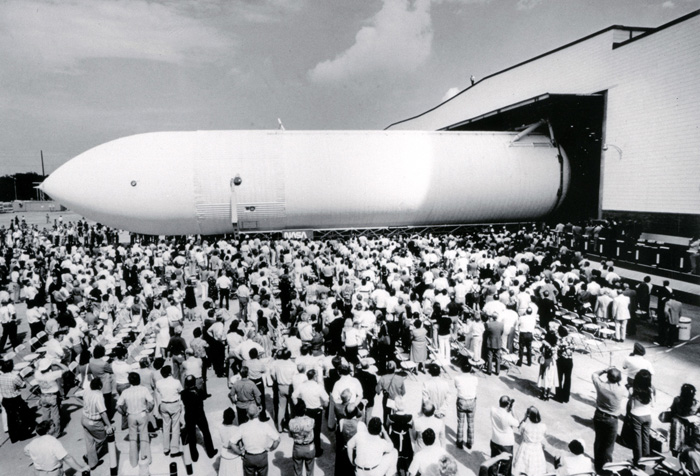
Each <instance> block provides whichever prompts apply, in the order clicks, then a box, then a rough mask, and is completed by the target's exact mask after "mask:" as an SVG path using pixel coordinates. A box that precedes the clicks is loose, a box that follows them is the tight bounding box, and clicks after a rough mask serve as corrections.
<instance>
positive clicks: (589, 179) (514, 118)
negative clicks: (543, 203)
mask: <svg viewBox="0 0 700 476" xmlns="http://www.w3.org/2000/svg"><path fill="white" fill-rule="evenodd" d="M604 116H605V93H604V92H601V93H597V94H586V95H579V94H542V95H541V96H537V97H534V98H531V99H528V100H525V101H522V102H519V103H516V104H512V105H510V106H506V107H503V108H501V109H498V110H496V111H491V112H489V113H487V114H483V115H481V116H478V117H474V118H471V119H467V120H465V121H463V122H460V123H457V124H454V125H452V126H449V127H446V128H445V130H456V131H520V130H522V129H523V128H524V127H526V126H528V125H530V124H534V123H536V122H538V121H539V120H540V119H547V120H548V121H549V124H550V125H551V127H552V130H553V132H554V138H555V139H556V141H557V142H558V144H559V145H560V146H561V147H562V149H564V151H565V152H566V154H567V156H568V158H569V163H570V166H571V183H570V186H569V192H568V194H567V196H566V197H564V200H563V202H562V203H561V205H560V206H559V208H558V210H557V211H556V212H555V213H554V214H553V215H552V216H550V219H552V220H554V219H561V220H567V221H568V220H583V219H588V218H597V217H598V215H599V213H600V211H599V206H598V205H599V202H600V198H599V191H600V161H601V157H600V153H601V146H602V136H603V120H604ZM537 132H541V133H543V134H549V130H548V128H547V126H546V125H543V126H541V127H540V129H538V130H537Z"/></svg>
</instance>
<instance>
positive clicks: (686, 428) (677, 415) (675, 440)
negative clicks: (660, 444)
mask: <svg viewBox="0 0 700 476" xmlns="http://www.w3.org/2000/svg"><path fill="white" fill-rule="evenodd" d="M699 410H700V403H699V402H698V401H697V400H696V399H695V387H694V386H693V385H691V384H689V383H684V384H683V386H682V387H681V394H680V395H679V396H677V397H675V398H674V399H673V403H672V404H671V451H672V452H673V456H678V453H680V451H681V450H682V449H683V446H684V445H685V444H686V440H687V441H690V437H691V436H692V432H693V430H694V424H691V423H690V422H689V421H688V420H687V418H688V417H692V416H695V415H697V414H698V411H699Z"/></svg>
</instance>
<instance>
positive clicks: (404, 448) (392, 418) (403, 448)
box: [388, 396, 413, 476]
mask: <svg viewBox="0 0 700 476" xmlns="http://www.w3.org/2000/svg"><path fill="white" fill-rule="evenodd" d="M388 426H389V437H390V438H391V441H392V443H394V448H396V451H398V453H399V460H398V463H397V464H396V470H397V471H398V473H399V476H406V475H407V474H408V467H409V466H410V465H411V461H413V445H412V444H411V431H410V430H411V428H413V415H411V414H410V413H406V405H405V402H404V399H403V397H401V396H397V397H396V398H395V399H394V410H393V411H392V412H391V413H390V414H389V419H388Z"/></svg>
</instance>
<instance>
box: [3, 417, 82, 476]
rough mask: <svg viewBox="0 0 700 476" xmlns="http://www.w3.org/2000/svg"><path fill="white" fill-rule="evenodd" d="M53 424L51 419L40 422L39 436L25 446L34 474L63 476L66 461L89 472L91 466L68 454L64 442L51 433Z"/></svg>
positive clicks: (77, 468) (75, 467)
mask: <svg viewBox="0 0 700 476" xmlns="http://www.w3.org/2000/svg"><path fill="white" fill-rule="evenodd" d="M52 426H53V422H52V421H51V420H44V421H42V422H40V423H39V424H38V425H37V428H36V433H37V435H39V436H37V437H36V438H34V439H33V440H32V441H31V442H30V443H29V444H28V445H27V446H25V447H24V454H25V455H27V456H28V457H29V458H30V459H31V460H32V463H33V464H34V474H35V475H36V476H61V475H62V474H63V463H64V462H65V463H67V464H68V466H70V467H71V468H73V469H75V470H76V471H78V472H80V473H82V472H87V473H89V472H90V467H89V466H87V465H80V464H79V463H78V462H77V461H76V460H75V458H73V457H72V456H71V455H69V454H68V452H67V451H66V449H65V447H64V446H63V444H62V443H61V442H60V441H58V440H57V439H56V438H55V437H54V436H52V435H51V434H50V433H51V429H52ZM7 471H8V472H12V468H7Z"/></svg>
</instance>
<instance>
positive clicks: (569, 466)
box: [554, 440, 595, 476]
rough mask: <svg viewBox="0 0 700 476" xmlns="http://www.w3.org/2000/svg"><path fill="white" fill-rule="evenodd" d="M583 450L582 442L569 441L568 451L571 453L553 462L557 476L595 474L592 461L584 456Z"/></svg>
mask: <svg viewBox="0 0 700 476" xmlns="http://www.w3.org/2000/svg"><path fill="white" fill-rule="evenodd" d="M585 450H586V449H585V447H584V445H583V442H581V441H579V440H571V442H570V443H569V451H570V452H571V453H568V454H565V455H563V456H561V457H559V458H556V459H555V461H554V465H555V467H556V468H557V473H556V474H557V476H573V475H575V474H586V473H595V469H594V468H593V461H591V458H589V457H588V456H586V455H585V454H584V452H585Z"/></svg>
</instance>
